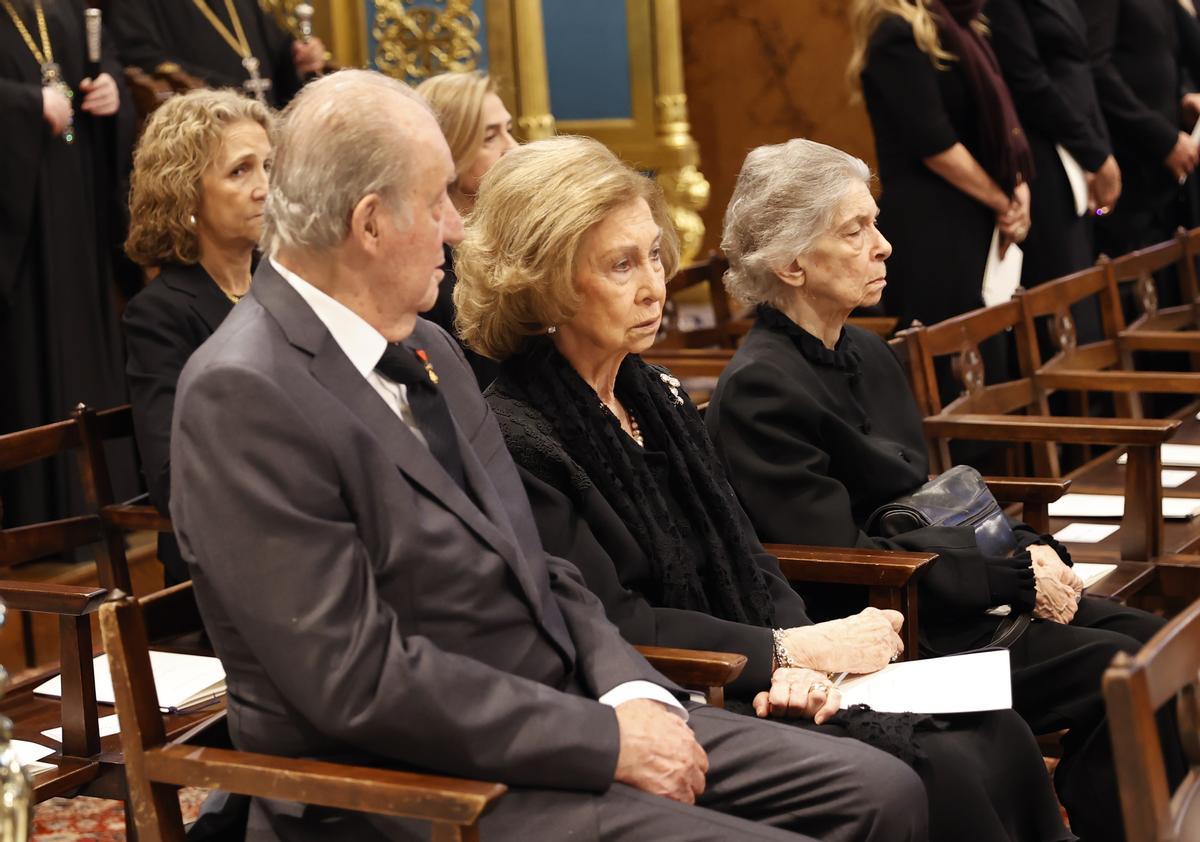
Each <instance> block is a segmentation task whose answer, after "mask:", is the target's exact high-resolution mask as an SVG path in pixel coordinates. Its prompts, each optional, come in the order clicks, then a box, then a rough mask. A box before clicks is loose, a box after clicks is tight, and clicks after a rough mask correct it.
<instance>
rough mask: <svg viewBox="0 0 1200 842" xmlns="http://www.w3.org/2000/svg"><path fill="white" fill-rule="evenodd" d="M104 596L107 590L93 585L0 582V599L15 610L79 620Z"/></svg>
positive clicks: (99, 602) (95, 606) (92, 609)
mask: <svg viewBox="0 0 1200 842" xmlns="http://www.w3.org/2000/svg"><path fill="white" fill-rule="evenodd" d="M107 596H108V591H106V590H105V589H104V588H100V587H96V586H95V585H55V584H52V583H50V582H18V581H13V580H11V579H4V580H0V599H3V600H4V604H5V605H6V606H7V607H8V608H11V609H13V610H14V611H33V612H36V613H40V614H60V615H62V616H64V617H82V616H84V615H86V614H91V613H93V612H95V611H96V610H97V609H98V608H99V607H100V605H101V604H102V603H103V602H104V600H105V599H106V598H107Z"/></svg>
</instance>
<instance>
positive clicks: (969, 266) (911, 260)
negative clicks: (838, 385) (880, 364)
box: [862, 16, 996, 327]
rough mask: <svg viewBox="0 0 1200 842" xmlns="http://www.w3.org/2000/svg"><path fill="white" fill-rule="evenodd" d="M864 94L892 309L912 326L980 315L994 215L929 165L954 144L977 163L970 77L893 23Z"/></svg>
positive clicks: (879, 32)
mask: <svg viewBox="0 0 1200 842" xmlns="http://www.w3.org/2000/svg"><path fill="white" fill-rule="evenodd" d="M862 91H863V98H864V99H865V101H866V105H867V113H868V114H869V115H870V118H871V127H872V128H873V129H874V132H875V154H876V160H877V161H878V166H879V179H880V182H881V184H882V188H883V192H882V195H881V196H880V200H879V209H880V217H879V228H880V230H881V231H882V232H883V235H884V236H885V237H887V239H888V240H889V241H890V242H891V244H892V247H893V249H894V251H893V253H892V257H891V259H889V260H888V289H887V294H886V295H885V296H884V299H883V306H884V309H885V310H886V311H887V312H888V313H889V314H890V315H894V316H897V317H899V319H900V326H901V327H906V326H907V325H908V324H909V323H910V322H911V321H912V320H913V319H919V320H920V321H921V322H922V323H924V324H927V325H932V324H937V323H938V322H940V321H943V320H944V319H948V318H950V317H951V316H957V315H959V314H960V313H965V312H967V311H969V310H974V309H975V308H977V307H982V306H983V297H982V292H981V289H982V284H983V270H984V267H985V266H986V265H987V256H988V248H989V246H990V245H991V241H992V232H993V230H994V229H995V226H996V214H995V212H994V211H992V210H991V209H990V208H988V207H986V206H985V205H982V204H980V203H979V202H977V201H975V199H973V198H971V197H970V196H968V195H967V194H966V193H963V192H962V191H960V190H959V189H958V188H957V187H954V186H953V185H952V184H950V182H948V181H946V180H945V179H943V178H942V177H941V176H939V175H937V174H936V173H934V172H933V170H931V169H929V168H928V167H927V166H925V164H924V163H923V159H925V158H928V157H930V156H932V155H936V154H938V153H940V152H945V151H946V150H947V149H949V148H950V147H952V146H953V145H954V144H955V143H962V144H963V145H964V146H966V147H967V149H968V150H970V151H971V153H972V154H974V155H975V156H976V158H977V159H978V157H979V156H978V153H977V147H978V143H979V117H978V115H977V112H976V106H975V102H974V100H973V99H972V97H971V95H970V92H969V90H968V88H967V84H966V81H965V78H964V75H963V72H962V69H961V68H960V67H959V66H958V64H957V63H955V62H951V63H948V64H947V65H946V68H945V69H944V70H938V69H936V68H935V67H934V66H933V64H932V63H931V62H930V59H929V56H927V55H926V54H925V53H923V52H921V50H920V49H918V47H917V44H916V42H915V41H914V40H913V33H912V27H911V26H910V25H909V24H908V23H906V22H905V21H904V20H903V19H901V18H899V17H895V16H892V17H888V18H886V19H885V20H884V21H883V22H882V23H880V25H879V27H878V28H877V29H876V30H875V32H874V33H873V34H872V35H871V38H870V41H869V42H868V46H867V64H866V67H865V68H864V69H863V72H862Z"/></svg>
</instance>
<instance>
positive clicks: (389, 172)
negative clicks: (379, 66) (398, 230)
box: [262, 70, 432, 254]
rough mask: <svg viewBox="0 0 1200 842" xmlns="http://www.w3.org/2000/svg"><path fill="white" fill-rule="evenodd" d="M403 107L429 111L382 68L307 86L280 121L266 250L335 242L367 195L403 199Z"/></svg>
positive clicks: (406, 149) (406, 135)
mask: <svg viewBox="0 0 1200 842" xmlns="http://www.w3.org/2000/svg"><path fill="white" fill-rule="evenodd" d="M406 106H407V109H412V108H413V107H414V106H416V107H419V108H421V109H423V110H424V111H426V112H428V113H429V114H430V116H431V117H432V112H431V111H429V106H428V105H426V104H425V101H424V100H423V99H422V98H421V97H420V96H419V95H418V94H417V93H416V92H415V91H413V89H412V88H410V87H409V86H408V85H406V84H404V83H403V82H400V81H397V80H396V79H392V78H390V77H388V76H385V75H383V74H382V73H377V72H374V71H369V70H342V71H339V72H337V73H331V74H330V75H328V76H324V77H322V78H320V79H318V80H316V81H314V82H311V83H309V84H308V85H305V87H304V89H303V90H301V91H300V93H299V94H298V95H297V96H296V98H295V99H293V100H292V102H291V103H290V104H289V105H288V107H287V108H286V109H285V110H284V112H283V115H282V119H281V120H280V125H279V132H278V136H277V146H276V150H275V166H274V168H273V169H272V171H271V179H270V190H269V192H268V194H267V204H266V209H265V211H264V225H263V234H262V247H263V251H264V252H266V253H267V254H274V253H275V252H277V251H278V250H279V249H280V248H303V249H306V250H311V251H324V250H326V249H330V248H333V247H334V246H336V245H337V244H339V243H341V242H342V241H343V240H344V239H345V238H346V235H347V234H348V233H349V231H350V215H351V213H353V211H354V208H355V206H356V205H357V204H358V203H359V202H360V201H361V200H362V198H363V197H364V196H368V195H370V194H372V193H376V194H379V195H381V196H384V197H386V198H387V199H388V200H390V201H392V202H395V203H398V202H399V201H400V198H401V197H402V196H403V195H404V192H405V189H406V187H407V176H408V168H409V164H410V162H411V160H412V150H413V140H412V136H411V135H412V133H411V131H409V130H408V127H409V126H410V122H411V121H410V120H406V119H405V118H404V116H403V115H404V114H405V111H406ZM410 113H411V111H410Z"/></svg>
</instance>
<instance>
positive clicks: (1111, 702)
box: [1104, 601, 1200, 842]
mask: <svg viewBox="0 0 1200 842" xmlns="http://www.w3.org/2000/svg"><path fill="white" fill-rule="evenodd" d="M1104 699H1105V702H1106V704H1107V707H1108V721H1109V734H1110V735H1111V737H1112V746H1113V754H1114V756H1115V759H1116V767H1117V782H1118V784H1119V785H1120V794H1121V811H1122V813H1123V814H1124V820H1125V834H1126V839H1128V842H1191V840H1195V839H1200V601H1196V602H1193V603H1192V604H1191V606H1189V607H1188V608H1187V610H1185V611H1184V612H1182V613H1181V614H1179V615H1178V616H1177V617H1175V618H1174V619H1173V620H1171V621H1170V622H1169V623H1167V625H1166V626H1165V627H1163V628H1162V629H1161V630H1160V631H1159V632H1158V634H1156V635H1154V637H1152V638H1151V639H1150V641H1149V642H1148V643H1147V644H1146V645H1145V646H1144V647H1142V650H1141V651H1140V652H1139V653H1138V654H1137V655H1133V656H1130V655H1128V654H1126V653H1124V652H1122V653H1120V654H1118V655H1117V656H1116V657H1115V658H1114V659H1113V663H1112V666H1110V667H1109V668H1108V670H1107V671H1106V672H1105V673H1104ZM1172 699H1175V701H1176V706H1177V707H1176V712H1177V715H1178V720H1179V729H1180V735H1181V737H1182V741H1183V748H1184V752H1185V755H1186V757H1187V760H1188V763H1189V765H1190V771H1189V773H1188V775H1187V777H1186V778H1185V779H1184V781H1183V783H1182V785H1181V786H1180V787H1179V788H1178V789H1177V790H1176V791H1175V792H1174V793H1171V791H1170V789H1169V786H1168V783H1167V774H1166V768H1165V766H1164V763H1163V757H1162V751H1161V748H1160V745H1161V744H1160V742H1159V730H1158V721H1157V720H1156V719H1155V712H1156V711H1157V710H1159V709H1160V708H1161V707H1162V706H1163V705H1165V704H1166V703H1167V702H1169V701H1170V700H1172Z"/></svg>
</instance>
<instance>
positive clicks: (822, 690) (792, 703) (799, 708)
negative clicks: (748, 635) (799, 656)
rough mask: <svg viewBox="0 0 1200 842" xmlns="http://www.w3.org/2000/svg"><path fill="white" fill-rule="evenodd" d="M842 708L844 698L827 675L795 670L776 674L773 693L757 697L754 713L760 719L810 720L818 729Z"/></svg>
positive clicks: (785, 669) (764, 692)
mask: <svg viewBox="0 0 1200 842" xmlns="http://www.w3.org/2000/svg"><path fill="white" fill-rule="evenodd" d="M841 706H842V694H841V692H840V691H839V690H838V689H837V688H836V687H834V686H833V685H832V683H831V682H830V681H829V677H828V676H826V675H825V673H823V672H816V671H815V670H810V669H803V668H794V667H791V668H789V667H784V668H782V669H777V670H775V673H774V675H772V676H771V689H770V690H764V691H763V692H761V693H759V694H758V695H757V696H755V697H754V712H755V713H756V714H758V716H759V717H760V718H765V717H768V716H777V717H783V718H786V719H811V720H812V721H813V722H815V723H816V724H817V725H821V724H822V723H824V722H825V721H826V720H828V719H829V717H831V716H833V715H834V714H835V713H837V712H838V708H840V707H841Z"/></svg>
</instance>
